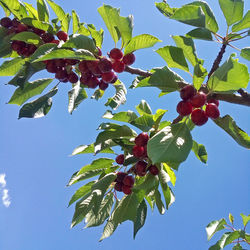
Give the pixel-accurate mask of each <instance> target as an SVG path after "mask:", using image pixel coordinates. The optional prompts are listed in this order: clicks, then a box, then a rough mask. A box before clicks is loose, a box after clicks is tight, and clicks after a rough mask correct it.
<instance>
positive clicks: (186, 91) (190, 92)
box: [180, 85, 197, 101]
mask: <svg viewBox="0 0 250 250" xmlns="http://www.w3.org/2000/svg"><path fill="white" fill-rule="evenodd" d="M196 92H197V91H196V89H195V88H194V86H193V85H187V86H185V87H183V88H182V89H181V91H180V96H181V99H182V100H184V101H187V100H188V99H190V98H191V97H193V96H194V95H195V94H196Z"/></svg>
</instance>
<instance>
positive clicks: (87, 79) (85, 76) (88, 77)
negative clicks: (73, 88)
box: [80, 72, 92, 85]
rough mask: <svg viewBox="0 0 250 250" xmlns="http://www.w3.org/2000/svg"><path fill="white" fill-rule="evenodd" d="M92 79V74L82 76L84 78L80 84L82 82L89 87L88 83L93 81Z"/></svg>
mask: <svg viewBox="0 0 250 250" xmlns="http://www.w3.org/2000/svg"><path fill="white" fill-rule="evenodd" d="M91 77H92V74H91V73H90V72H88V73H84V74H82V76H81V78H80V82H81V83H82V84H85V85H87V84H88V82H89V80H90V79H91Z"/></svg>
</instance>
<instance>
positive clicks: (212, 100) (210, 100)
mask: <svg viewBox="0 0 250 250" xmlns="http://www.w3.org/2000/svg"><path fill="white" fill-rule="evenodd" d="M207 103H214V104H215V105H216V106H217V107H219V101H218V100H216V99H209V100H207Z"/></svg>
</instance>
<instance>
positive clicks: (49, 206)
mask: <svg viewBox="0 0 250 250" xmlns="http://www.w3.org/2000/svg"><path fill="white" fill-rule="evenodd" d="M28 2H29V3H35V1H28ZM56 2H58V3H59V2H60V4H61V5H62V6H63V8H64V9H65V10H67V11H71V10H72V9H75V10H76V11H77V13H78V14H79V16H80V18H81V21H83V22H86V23H93V24H95V26H96V27H98V28H100V27H102V28H104V23H103V21H102V19H101V17H100V16H99V14H98V12H97V8H98V7H100V6H101V5H102V3H103V2H100V1H97V0H92V1H80V0H71V1H65V0H64V1H56ZM246 2H247V3H246V4H245V12H246V11H247V10H248V9H250V8H249V7H250V2H249V1H246ZM104 3H105V4H110V5H112V6H114V7H120V8H121V14H122V15H123V16H127V15H129V14H133V15H134V22H135V26H134V33H133V35H138V34H142V33H148V34H152V35H154V36H156V37H158V38H159V39H161V40H162V41H163V42H162V43H161V44H158V45H157V46H155V47H154V49H156V48H159V47H163V46H165V45H170V44H171V45H173V44H174V43H173V41H172V40H171V37H170V35H181V34H185V33H186V32H188V31H190V30H191V29H192V27H191V26H187V25H184V24H181V23H177V22H174V21H171V20H168V19H167V18H165V17H164V16H163V15H161V14H160V13H159V12H158V11H157V9H156V8H155V7H154V1H151V0H145V1H140V2H139V1H132V0H127V1H123V0H107V1H105V2H104ZM184 3H187V1H180V0H179V1H173V0H172V1H169V4H170V5H175V6H181V5H182V4H184ZM208 3H209V4H210V6H211V7H212V8H213V10H214V12H215V15H216V17H217V21H218V22H219V24H220V27H221V29H220V31H219V33H220V34H222V35H223V34H225V29H226V28H225V27H226V26H225V22H224V20H223V19H222V12H221V11H220V9H219V6H218V1H217V0H210V1H208ZM1 13H2V12H1ZM104 30H105V39H104V45H103V52H104V53H107V52H108V51H109V50H110V49H112V48H113V47H114V43H113V42H112V40H111V38H110V35H109V34H108V32H107V30H106V29H105V28H104ZM235 45H236V46H237V47H246V46H249V39H248V40H245V41H244V42H238V43H236V44H235ZM196 48H197V53H198V56H199V57H200V58H203V59H205V67H207V68H208V69H210V67H211V63H212V62H213V60H214V58H215V57H216V55H217V53H218V51H219V48H220V45H219V44H217V43H212V42H206V41H196ZM231 53H238V52H237V51H236V50H233V49H231V48H228V49H227V52H226V54H225V57H224V59H226V58H227V57H228V56H229V55H230V54H231ZM135 54H136V57H137V59H136V62H135V64H134V66H135V67H140V68H142V69H151V68H152V67H155V66H164V65H165V62H164V61H163V60H162V59H161V58H160V56H158V54H157V53H155V52H154V51H153V49H145V50H141V51H138V52H136V53H135ZM240 61H241V62H243V63H246V64H247V65H248V66H250V65H249V62H247V61H246V60H244V59H241V58H240ZM176 72H178V73H179V74H181V76H182V77H183V78H184V79H185V80H186V81H190V76H189V75H188V74H186V73H183V72H181V71H178V70H176ZM39 77H40V78H45V77H49V75H48V74H47V73H45V72H42V73H40V74H38V75H37V76H36V77H35V78H34V79H38V78H39ZM119 78H120V79H121V80H122V81H123V82H124V83H125V84H126V86H129V85H130V84H131V82H132V80H133V76H131V75H130V74H128V73H123V74H120V75H119ZM9 79H10V78H7V77H1V84H0V93H1V98H0V112H1V116H0V122H1V130H0V138H1V140H0V148H1V150H0V174H5V175H6V176H5V178H4V181H2V182H1V183H4V182H5V181H6V184H5V185H4V184H2V185H1V184H0V185H1V188H0V189H1V190H0V192H3V189H6V190H8V194H9V195H10V199H11V204H10V206H9V207H6V206H4V204H0V250H45V249H46V250H57V249H58V250H59V249H60V250H68V249H74V250H82V249H84V250H85V249H86V250H98V249H102V250H113V249H119V250H125V249H132V250H141V249H144V250H145V249H146V250H147V249H154V250H203V249H208V247H209V246H210V245H212V244H213V243H214V242H215V240H218V239H219V237H218V236H215V239H214V240H213V241H211V242H209V243H208V242H207V240H206V233H205V227H206V225H207V224H208V223H209V222H210V221H212V220H215V219H220V218H222V217H226V218H227V217H228V213H229V212H231V213H232V214H233V215H234V216H235V219H236V226H237V225H241V219H240V215H239V214H240V213H244V214H248V213H249V204H250V197H249V188H250V186H249V182H248V181H249V174H250V170H249V162H250V155H249V151H248V150H246V149H244V148H242V147H240V146H239V145H238V144H236V143H235V142H234V141H233V140H232V139H231V137H229V136H228V135H227V134H225V133H224V131H222V130H221V129H220V128H218V127H216V126H215V124H214V123H213V122H212V121H208V123H207V124H206V125H204V126H202V127H199V128H196V129H195V130H194V131H193V132H192V134H193V137H194V139H195V140H196V141H197V142H199V143H202V144H204V145H205V146H206V149H207V152H208V164H207V165H204V164H202V163H200V162H199V161H198V160H197V159H196V158H195V157H194V155H193V153H190V156H189V158H188V160H187V161H186V162H185V163H183V164H182V165H181V167H180V169H179V171H178V172H177V182H176V186H175V187H174V188H173V191H174V193H175V196H176V202H175V203H174V204H173V205H172V206H171V207H170V209H169V210H168V211H167V212H166V213H165V215H159V214H158V211H157V210H155V211H154V212H153V213H152V212H151V211H150V210H149V209H148V217H147V221H146V224H145V226H144V227H143V228H142V229H141V231H140V232H139V233H138V235H137V237H136V240H133V239H132V229H133V226H132V223H131V222H125V223H123V224H122V225H121V226H119V228H118V229H117V230H116V232H115V233H114V235H113V236H111V237H110V238H108V239H106V240H104V241H103V242H101V243H99V242H98V239H99V238H100V236H101V232H102V227H98V228H91V229H84V230H83V227H84V224H83V223H82V224H80V225H79V226H77V227H75V228H74V229H70V222H71V218H72V216H73V212H74V207H73V206H72V207H70V208H67V204H68V201H69V199H70V197H71V196H72V195H73V193H74V191H75V190H76V189H77V188H78V187H79V186H80V185H78V186H75V187H74V186H73V187H70V188H68V187H66V184H67V181H68V180H69V178H70V176H71V175H72V174H73V173H74V172H75V171H76V170H78V169H80V168H81V167H82V166H84V165H86V164H88V163H89V162H90V161H92V160H93V159H94V157H92V156H88V155H82V156H75V157H69V155H70V154H71V152H72V150H73V149H74V148H75V147H77V146H78V145H81V144H89V143H91V142H93V141H94V140H95V137H96V136H97V131H96V130H95V129H96V128H97V126H98V125H99V124H100V123H101V122H103V121H104V120H103V119H101V116H102V115H103V114H104V112H105V111H106V108H105V106H104V105H103V104H104V103H105V102H106V100H107V98H108V97H110V96H112V95H113V94H114V90H113V89H112V88H109V89H108V90H107V91H106V93H105V95H104V97H103V99H102V100H100V101H98V102H96V101H93V100H86V101H84V102H83V103H82V104H81V105H80V106H79V108H78V109H77V110H76V111H75V112H74V113H73V115H69V114H68V112H67V102H68V100H67V92H68V91H69V90H70V85H69V84H65V85H61V86H60V88H59V92H58V94H57V95H56V96H55V97H54V99H53V106H52V109H51V111H50V112H49V114H48V115H47V116H46V117H45V118H41V119H21V120H17V116H18V110H19V107H18V106H15V105H6V102H8V100H9V99H10V97H11V95H12V93H13V91H14V88H13V87H12V86H6V85H4V83H6V82H7V81H8V80H9ZM51 88H52V85H51ZM249 90H250V89H249V88H248V91H249ZM158 94H159V90H156V89H151V88H149V89H146V88H143V89H136V90H128V96H127V103H126V105H124V106H122V107H120V108H119V111H125V110H129V109H130V110H134V106H135V105H137V104H138V103H139V102H140V100H141V99H145V100H147V101H148V103H149V104H150V105H151V107H152V109H153V111H155V110H156V109H158V108H162V109H168V110H169V112H168V113H167V114H166V115H165V119H168V120H171V119H174V118H175V117H176V116H177V114H176V111H175V108H176V104H177V103H178V102H179V96H178V94H175V93H174V94H169V95H166V96H163V97H161V98H158ZM220 112H221V115H225V114H230V115H231V116H232V117H233V118H234V119H235V120H236V121H237V124H238V125H239V126H240V127H241V128H242V129H244V130H246V131H247V132H248V133H250V126H249V124H250V119H249V117H250V111H249V108H247V107H243V106H239V105H230V104H228V103H222V102H221V103H220ZM0 179H2V180H3V176H2V177H0ZM218 235H220V234H218ZM226 249H231V248H230V247H228V248H226Z"/></svg>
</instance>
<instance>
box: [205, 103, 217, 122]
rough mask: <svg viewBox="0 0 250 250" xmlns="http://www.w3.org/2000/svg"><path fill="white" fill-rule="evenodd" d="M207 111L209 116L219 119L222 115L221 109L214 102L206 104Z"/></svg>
mask: <svg viewBox="0 0 250 250" xmlns="http://www.w3.org/2000/svg"><path fill="white" fill-rule="evenodd" d="M205 112H206V115H207V116H208V117H209V118H212V119H217V118H219V117H220V111H219V109H218V107H217V105H216V104H214V103H208V104H207V106H206V111H205Z"/></svg>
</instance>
